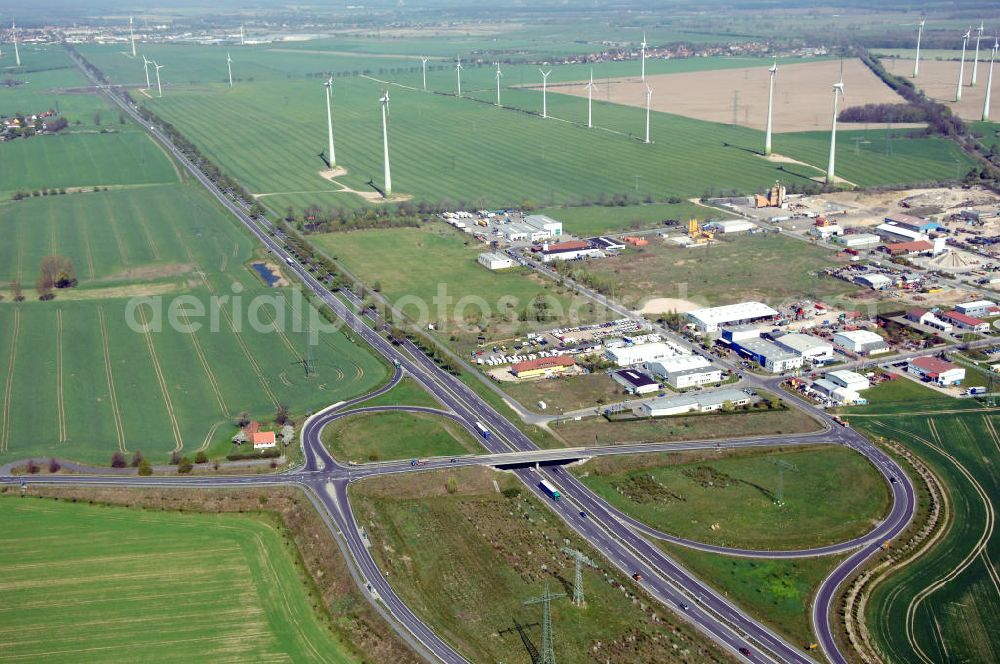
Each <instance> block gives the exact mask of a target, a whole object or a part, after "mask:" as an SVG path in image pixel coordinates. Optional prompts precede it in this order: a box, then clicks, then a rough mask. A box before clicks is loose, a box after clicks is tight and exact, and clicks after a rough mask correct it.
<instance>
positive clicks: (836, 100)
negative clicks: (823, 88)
mask: <svg viewBox="0 0 1000 664" xmlns="http://www.w3.org/2000/svg"><path fill="white" fill-rule="evenodd" d="M843 94H844V72H843V70H841V72H840V80H839V81H838V82H836V83H834V84H833V125H832V127H831V129H830V163H829V164H827V167H826V183H827V184H830V185H832V184H833V181H834V171H835V162H836V155H837V108H838V106H839V105H840V97H841V96H842V95H843Z"/></svg>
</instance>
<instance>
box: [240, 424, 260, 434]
mask: <svg viewBox="0 0 1000 664" xmlns="http://www.w3.org/2000/svg"><path fill="white" fill-rule="evenodd" d="M258 431H260V422H258V421H257V420H250V421H249V422H247V425H246V426H245V427H243V433H245V434H246V436H247V438H250V436H252V435H254V434H255V433H257V432H258Z"/></svg>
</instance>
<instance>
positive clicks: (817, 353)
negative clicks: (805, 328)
mask: <svg viewBox="0 0 1000 664" xmlns="http://www.w3.org/2000/svg"><path fill="white" fill-rule="evenodd" d="M774 343H776V344H778V345H779V346H781V347H782V348H784V349H785V350H787V351H791V352H793V353H798V354H799V355H801V356H802V358H803V359H804V360H808V361H810V362H812V363H814V364H820V363H822V362H828V361H830V360H832V359H833V344H831V343H830V342H828V341H826V340H824V339H820V338H819V337H814V336H812V335H809V334H801V333H799V332H792V333H790V334H785V335H783V336H780V337H778V338H777V339H775V340H774Z"/></svg>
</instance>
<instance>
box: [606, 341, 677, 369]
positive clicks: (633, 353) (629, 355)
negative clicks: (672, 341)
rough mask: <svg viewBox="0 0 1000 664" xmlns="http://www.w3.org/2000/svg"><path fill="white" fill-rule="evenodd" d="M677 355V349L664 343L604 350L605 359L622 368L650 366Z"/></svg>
mask: <svg viewBox="0 0 1000 664" xmlns="http://www.w3.org/2000/svg"><path fill="white" fill-rule="evenodd" d="M676 355H678V352H677V350H676V349H674V348H673V347H671V346H668V345H667V344H665V343H662V342H655V343H649V344H637V345H635V346H619V347H618V348H605V349H604V357H605V358H606V359H607V360H608V361H609V362H614V363H615V364H617V365H618V366H620V367H630V366H632V365H635V364H647V365H648V364H649V363H650V362H658V361H661V360H665V359H667V358H669V357H674V356H676Z"/></svg>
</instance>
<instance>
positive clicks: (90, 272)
mask: <svg viewBox="0 0 1000 664" xmlns="http://www.w3.org/2000/svg"><path fill="white" fill-rule="evenodd" d="M80 226H81V228H80V231H81V234H82V235H83V255H84V256H85V257H86V259H87V276H88V277H89V278H90V279H94V278H96V276H97V272H96V271H95V270H94V252H93V251H91V249H90V231H89V229H88V224H87V220H86V219H83V220H82V222H81V224H80Z"/></svg>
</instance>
